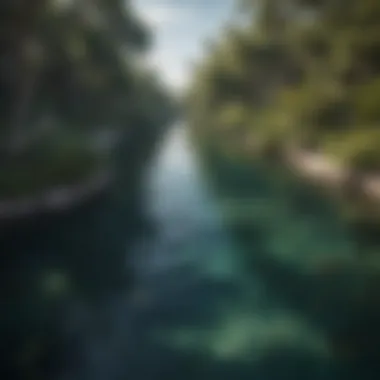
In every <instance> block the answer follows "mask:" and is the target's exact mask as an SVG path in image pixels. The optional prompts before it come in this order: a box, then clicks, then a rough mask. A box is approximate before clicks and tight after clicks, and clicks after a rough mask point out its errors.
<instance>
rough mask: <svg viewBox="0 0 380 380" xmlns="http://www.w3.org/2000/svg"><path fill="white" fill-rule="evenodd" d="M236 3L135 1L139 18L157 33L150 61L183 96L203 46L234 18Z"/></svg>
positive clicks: (222, 0)
mask: <svg viewBox="0 0 380 380" xmlns="http://www.w3.org/2000/svg"><path fill="white" fill-rule="evenodd" d="M233 4H234V0H206V1H205V0H203V1H202V0H135V1H134V5H135V7H136V8H137V11H138V13H139V15H140V16H141V17H142V19H143V20H144V21H145V22H147V24H148V25H149V26H150V27H152V29H153V31H154V37H155V41H154V45H153V47H152V51H151V52H150V53H149V56H148V59H149V62H150V63H151V64H153V66H154V67H155V68H157V69H158V71H159V72H160V74H161V77H162V80H163V81H164V82H165V83H166V84H167V85H168V86H169V87H170V88H172V89H173V90H175V91H178V92H181V90H182V89H184V87H185V86H186V85H187V83H188V80H189V77H190V75H191V72H190V69H191V63H192V62H195V61H197V59H199V58H200V57H201V56H202V49H203V42H204V41H205V40H207V39H209V38H212V37H215V36H216V35H217V34H218V32H219V31H220V29H221V28H222V27H223V26H224V25H225V24H226V22H227V21H228V20H229V19H230V18H231V15H232V10H233Z"/></svg>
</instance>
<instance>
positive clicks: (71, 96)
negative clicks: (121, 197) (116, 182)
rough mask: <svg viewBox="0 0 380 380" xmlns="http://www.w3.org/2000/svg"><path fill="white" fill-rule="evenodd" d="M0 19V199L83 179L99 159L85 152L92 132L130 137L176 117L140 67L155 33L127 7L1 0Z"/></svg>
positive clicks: (117, 0)
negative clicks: (141, 126) (142, 124)
mask: <svg viewBox="0 0 380 380" xmlns="http://www.w3.org/2000/svg"><path fill="white" fill-rule="evenodd" d="M0 19H1V21H2V26H3V28H2V29H1V31H0V61H1V65H0V122H1V124H0V125H1V127H0V139H1V140H0V142H1V144H0V176H1V181H0V197H1V195H4V196H6V195H10V196H12V195H15V194H18V193H22V194H28V192H34V191H37V190H40V189H43V188H45V187H46V186H52V185H54V184H57V185H60V184H65V183H68V182H72V181H76V180H78V179H79V178H80V177H81V176H85V175H87V173H88V170H89V169H91V170H92V168H93V166H94V165H95V163H96V162H98V161H101V160H102V157H100V156H101V153H98V156H99V157H96V155H97V154H96V153H94V152H89V151H88V149H87V145H88V143H89V139H90V140H91V134H92V132H93V131H95V132H98V130H99V129H105V128H106V129H108V130H117V131H118V132H119V133H120V131H122V130H123V129H125V130H126V132H127V133H126V134H128V135H132V134H133V132H134V130H137V129H138V123H137V122H136V120H140V119H144V120H146V122H149V123H150V124H151V125H154V126H158V125H162V124H165V123H166V122H167V121H168V120H169V118H170V117H172V116H173V114H174V105H173V104H172V101H171V99H170V98H169V96H168V94H167V91H166V89H165V87H164V86H163V85H162V84H161V83H160V82H159V80H157V78H153V77H154V75H155V74H153V73H151V72H149V71H148V70H144V69H142V68H141V66H142V65H141V64H140V63H139V60H138V58H139V54H140V53H141V52H144V51H145V50H146V49H147V48H148V47H149V44H150V33H149V30H147V29H146V27H145V25H143V24H142V22H141V21H140V20H139V19H138V17H137V16H136V14H134V10H133V7H132V6H131V4H130V2H129V1H125V0H100V1H96V2H93V1H57V0H44V1H24V0H23V1H17V2H13V1H5V2H2V3H1V4H0ZM46 120H48V121H47V122H46ZM46 124H48V125H47V127H48V129H49V130H50V131H49V136H51V135H53V136H52V137H53V138H52V139H51V138H50V139H49V140H48V142H46V141H43V140H44V139H45V140H46V137H45V136H46V130H45V127H44V126H46ZM50 127H51V128H50ZM140 133H142V132H140ZM144 133H148V132H146V131H145V132H144ZM149 133H151V132H149ZM79 135H81V137H78V136H79ZM72 136H75V137H74V138H73V137H72ZM69 140H70V142H69ZM72 140H76V141H72ZM36 147H38V149H40V150H41V152H39V153H38V154H37V155H36V154H35V153H36V152H35V150H36V149H37V148H36ZM35 156H36V157H35ZM32 173H33V175H32Z"/></svg>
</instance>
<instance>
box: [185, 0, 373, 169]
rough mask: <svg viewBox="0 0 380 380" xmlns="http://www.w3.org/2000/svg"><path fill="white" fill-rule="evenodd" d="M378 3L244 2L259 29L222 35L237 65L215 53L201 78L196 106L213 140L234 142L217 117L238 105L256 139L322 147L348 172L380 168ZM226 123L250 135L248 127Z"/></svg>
mask: <svg viewBox="0 0 380 380" xmlns="http://www.w3.org/2000/svg"><path fill="white" fill-rule="evenodd" d="M379 4H380V3H379V2H378V1H377V0H363V1H359V0H349V1H343V2H342V1H340V0H333V1H325V0H313V1H310V0H307V1H304V0H301V1H296V0H284V1H280V0H263V1H262V2H258V1H246V2H244V7H245V8H244V9H245V11H247V12H252V20H253V21H252V25H250V26H248V27H244V28H241V29H240V30H239V29H237V30H234V31H233V33H231V32H230V33H229V34H228V33H227V34H226V36H224V37H222V38H221V41H220V42H218V43H216V46H222V47H223V51H224V52H225V53H228V54H225V56H228V59H226V60H223V62H221V58H220V53H218V49H216V50H215V51H213V52H210V54H209V56H208V57H207V58H206V62H205V63H204V67H207V70H208V75H207V76H204V75H199V73H198V74H197V75H196V77H195V80H194V85H193V89H192V94H193V95H192V96H193V97H194V96H195V97H198V94H200V93H202V97H198V99H197V101H196V102H193V103H192V102H190V103H189V104H190V107H192V111H191V112H192V114H196V115H198V118H197V120H201V121H202V123H203V129H208V128H209V127H208V126H210V128H209V129H210V131H211V130H212V133H210V134H205V136H207V138H212V139H225V138H226V137H225V135H224V134H222V133H219V131H218V125H215V117H214V115H213V114H214V112H215V110H216V109H217V110H220V109H221V110H225V109H226V108H227V109H229V107H230V106H229V105H230V104H231V102H233V104H234V109H235V110H238V109H239V111H238V112H237V111H235V112H236V113H237V114H239V115H240V116H239V117H240V118H241V119H246V118H247V117H246V116H245V117H242V116H241V115H247V114H250V115H253V116H251V117H249V118H248V119H249V122H246V124H247V125H249V129H250V131H251V134H252V135H253V136H255V137H256V140H259V141H264V142H265V141H277V143H278V142H280V141H282V144H284V145H286V144H288V143H292V144H294V143H295V144H298V145H301V146H303V147H308V148H310V147H313V148H322V149H324V150H325V151H327V152H328V153H329V154H331V155H333V156H337V157H339V159H341V160H342V161H344V162H345V163H347V164H349V165H353V166H355V167H358V168H363V169H369V168H372V169H374V168H379V167H380V155H379V154H377V147H378V148H380V141H379V139H378V138H377V135H376V133H377V132H376V128H377V126H378V125H379V122H380V111H379V110H380V37H379V36H380V29H379V21H380V5H379ZM289 6H291V7H289ZM253 14H254V16H253ZM200 66H201V69H200V71H199V72H202V69H203V68H202V65H200ZM223 112H227V111H223ZM228 112H231V111H228ZM217 114H218V115H223V116H222V117H220V118H216V119H217V120H218V122H219V129H220V130H222V129H224V128H225V127H224V124H225V121H226V120H229V117H231V118H233V117H232V116H231V115H229V116H226V115H225V114H224V113H220V112H219V111H218V112H217ZM234 117H236V116H234ZM211 120H213V122H211ZM227 124H228V125H230V126H231V127H230V128H233V126H235V130H236V133H237V134H239V133H242V130H241V128H240V127H239V124H241V123H240V122H232V123H230V122H228V123H227ZM211 125H212V128H211ZM200 129H202V128H200V127H199V126H198V127H197V128H194V133H197V131H198V130H200ZM210 135H212V137H210ZM332 136H339V143H338V142H334V143H331V141H329V140H330V139H332V140H334V138H332ZM255 137H254V138H255ZM356 140H357V142H356ZM235 143H236V141H234V144H235ZM379 150H380V149H379Z"/></svg>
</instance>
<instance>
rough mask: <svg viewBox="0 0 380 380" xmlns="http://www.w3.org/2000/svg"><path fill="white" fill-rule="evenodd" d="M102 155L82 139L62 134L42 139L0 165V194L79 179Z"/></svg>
mask: <svg viewBox="0 0 380 380" xmlns="http://www.w3.org/2000/svg"><path fill="white" fill-rule="evenodd" d="M102 161H103V159H102V158H101V157H100V156H99V154H97V153H95V152H93V151H92V150H91V149H90V148H89V147H86V145H85V144H84V142H83V141H80V140H75V139H73V138H67V139H66V138H64V139H61V140H60V141H59V140H58V139H55V140H54V141H43V142H40V143H39V144H38V145H34V146H33V147H31V148H30V149H28V150H27V151H26V152H24V153H23V154H22V155H21V156H19V157H17V158H15V159H12V160H8V161H7V162H6V163H3V164H2V165H1V166H0V196H1V197H2V198H16V197H21V196H28V195H33V194H38V193H41V192H43V191H45V190H47V189H49V188H52V187H57V186H64V185H70V184H74V183H77V182H80V181H81V180H83V179H84V178H85V177H87V176H90V175H92V173H93V172H94V171H95V170H96V169H98V168H99V166H100V165H101V163H102Z"/></svg>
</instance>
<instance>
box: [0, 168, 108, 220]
mask: <svg viewBox="0 0 380 380" xmlns="http://www.w3.org/2000/svg"><path fill="white" fill-rule="evenodd" d="M112 178H113V174H112V173H111V171H110V170H107V169H102V170H99V171H97V172H96V173H95V174H93V175H92V176H91V177H90V178H86V179H84V180H82V181H81V182H79V183H76V184H72V185H66V186H62V187H53V188H50V189H49V190H46V191H43V192H41V193H40V194H37V195H33V196H25V197H22V198H19V199H8V200H6V199H5V200H4V199H3V200H0V222H8V221H16V220H19V219H24V218H28V217H34V216H38V215H41V214H44V213H51V212H52V213H56V212H63V211H66V210H68V209H71V208H73V207H75V206H77V205H79V204H81V203H83V202H85V201H87V200H89V199H91V198H93V197H95V196H96V195H97V194H99V193H101V192H102V191H104V190H105V189H106V188H107V187H108V186H109V184H110V183H111V181H112Z"/></svg>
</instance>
